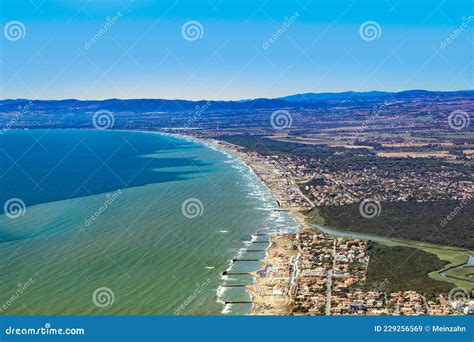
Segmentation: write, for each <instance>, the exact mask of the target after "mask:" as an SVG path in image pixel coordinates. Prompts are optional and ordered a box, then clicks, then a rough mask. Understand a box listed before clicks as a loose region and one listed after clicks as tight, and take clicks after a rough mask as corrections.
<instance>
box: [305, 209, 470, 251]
mask: <svg viewBox="0 0 474 342" xmlns="http://www.w3.org/2000/svg"><path fill="white" fill-rule="evenodd" d="M456 208H460V209H458V210H456ZM454 211H456V212H457V214H456V215H453V217H452V219H451V220H449V221H443V220H446V217H448V215H450V213H452V212H454ZM318 212H319V215H321V216H322V217H323V219H324V221H325V224H326V225H327V226H328V227H331V228H335V229H338V230H342V231H352V232H359V233H366V234H374V235H378V236H385V237H390V238H394V239H405V240H416V241H423V242H428V243H433V244H439V245H447V246H456V247H462V248H467V249H471V250H472V249H474V239H472V228H473V226H472V217H474V202H473V201H470V202H467V203H465V204H464V205H462V204H461V203H460V202H457V201H448V200H446V201H438V202H424V203H418V202H396V203H382V204H381V212H380V215H379V216H377V217H374V218H364V217H363V216H362V215H361V214H360V212H359V205H358V204H354V205H347V206H337V207H336V206H328V207H324V208H320V209H318ZM311 217H316V215H309V218H310V219H311ZM443 222H445V224H443Z"/></svg>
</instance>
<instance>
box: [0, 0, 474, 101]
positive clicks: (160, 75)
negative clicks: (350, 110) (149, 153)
mask: <svg viewBox="0 0 474 342" xmlns="http://www.w3.org/2000/svg"><path fill="white" fill-rule="evenodd" d="M473 3H474V2H472V1H467V0H466V1H457V0H450V1H437V0H433V1H428V0H373V1H369V0H363V1H357V0H354V1H338V0H333V1H321V0H313V1H308V0H292V1H283V0H272V1H261V0H252V1H249V0H209V1H207V0H204V1H197V0H195V1H192V0H175V1H172V0H161V1H151V0H135V1H132V0H120V1H107V0H90V1H87V0H2V10H1V26H2V31H3V35H2V37H1V50H0V59H1V60H0V63H1V64H0V67H1V69H0V72H1V74H0V77H1V80H2V82H1V84H0V98H2V99H5V98H34V99H64V98H78V99H104V98H180V99H247V98H257V97H278V96H284V95H288V94H294V93H300V92H338V91H346V90H355V91H368V90H384V91H400V90H406V89H420V88H422V89H431V90H457V89H472V88H473V56H474V54H473V27H474V17H471V16H474V9H473ZM114 16H115V19H113V18H114ZM107 20H109V23H110V25H109V27H107V29H106V30H104V28H105V26H106V23H107ZM12 21H19V22H20V23H21V24H22V25H23V27H24V31H23V28H20V30H21V31H22V35H21V37H22V38H19V39H16V38H13V39H12V36H9V34H10V33H5V32H6V31H5V28H6V27H9V26H8V25H9V24H10V23H11V22H12ZM189 21H194V22H198V24H199V26H197V29H198V31H199V32H200V34H199V35H198V39H196V40H192V38H193V37H191V39H190V37H189V36H188V37H187V38H188V39H185V38H186V37H184V36H183V33H182V28H183V25H185V23H187V22H189ZM285 23H286V24H285ZM361 26H362V29H361ZM365 26H369V31H367V32H369V33H368V34H369V35H366V34H365V33H364V32H365V31H364V30H363V28H364V27H365ZM370 27H372V28H374V30H375V36H370ZM201 28H202V31H201ZM460 28H462V30H461V31H459V29H460ZM456 30H457V31H456ZM372 32H373V31H372ZM455 32H457V33H455ZM23 33H24V36H23ZM453 35H454V36H453ZM94 36H95V37H98V39H95V41H93V42H92V41H91V39H93V38H94ZM450 36H451V39H450V40H449V42H448V41H447V39H448V38H449V37H450ZM453 37H454V38H453ZM7 38H10V39H7ZM372 38H374V39H372Z"/></svg>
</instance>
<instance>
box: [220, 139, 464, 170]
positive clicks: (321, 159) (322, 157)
mask: <svg viewBox="0 0 474 342" xmlns="http://www.w3.org/2000/svg"><path fill="white" fill-rule="evenodd" d="M220 139H222V140H225V141H227V142H230V143H232V144H235V145H238V146H242V147H243V148H245V149H246V150H249V151H254V152H257V153H259V154H262V155H267V156H269V155H270V156H292V157H296V158H302V159H305V160H307V161H309V160H311V159H312V160H317V161H318V163H319V164H320V165H324V166H325V167H327V168H329V169H330V170H340V169H346V170H363V169H368V168H372V167H376V168H378V169H380V170H383V171H389V172H403V171H407V170H409V171H415V172H421V171H428V170H432V171H440V170H443V171H447V170H463V171H464V170H466V167H469V165H466V164H455V163H448V162H443V161H440V160H436V159H429V158H383V157H378V156H376V155H375V154H374V151H371V150H365V149H364V150H360V149H354V150H350V149H346V148H343V147H329V146H326V145H305V144H301V143H291V142H283V141H277V140H273V139H270V138H268V137H265V136H261V135H228V136H222V137H220ZM471 167H472V165H471Z"/></svg>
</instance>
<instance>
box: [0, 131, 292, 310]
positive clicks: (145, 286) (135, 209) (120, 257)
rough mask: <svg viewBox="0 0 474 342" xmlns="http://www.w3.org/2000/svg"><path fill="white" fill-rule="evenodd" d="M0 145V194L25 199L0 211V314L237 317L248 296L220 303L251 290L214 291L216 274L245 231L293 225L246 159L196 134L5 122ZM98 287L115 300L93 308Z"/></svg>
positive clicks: (246, 237)
mask: <svg viewBox="0 0 474 342" xmlns="http://www.w3.org/2000/svg"><path fill="white" fill-rule="evenodd" d="M0 151H1V156H0V161H1V170H0V171H1V173H2V177H1V183H0V186H1V188H2V191H1V200H2V203H4V202H5V201H7V200H8V199H10V198H20V199H21V200H22V201H23V202H24V203H25V204H26V211H25V213H24V215H23V216H20V217H18V218H13V219H12V218H9V217H7V216H6V215H0V240H1V241H2V242H0V270H1V272H0V274H1V275H0V277H1V279H0V306H2V305H3V303H6V304H8V305H7V309H6V310H3V312H1V314H44V315H48V314H53V315H55V314H66V315H69V314H98V315H100V314H127V315H134V314H138V315H141V314H147V315H160V314H169V315H171V314H192V315H195V314H198V315H201V314H206V315H209V314H220V313H221V312H223V313H226V314H245V313H246V312H248V310H249V309H250V305H240V304H236V305H227V306H226V307H224V305H223V303H224V302H225V301H228V300H248V294H247V293H246V292H245V291H243V292H242V289H227V290H225V291H218V289H219V286H220V285H221V283H222V281H223V280H224V281H228V280H226V279H225V276H222V272H223V271H224V270H226V269H227V268H228V267H229V266H230V262H231V261H230V260H231V259H233V258H235V257H236V256H237V255H238V254H239V251H240V250H241V249H242V248H245V244H244V242H245V241H249V240H250V239H251V238H252V233H255V232H259V231H262V230H264V229H267V228H271V229H272V230H273V229H290V230H291V229H296V227H297V225H296V223H295V222H294V220H293V219H292V218H291V217H289V216H288V214H287V213H285V212H282V211H273V209H274V208H276V202H275V200H274V199H273V197H272V195H271V194H270V193H269V191H268V189H267V188H266V187H265V186H264V184H262V182H261V181H260V180H259V179H258V178H257V176H256V175H255V174H253V173H252V172H251V170H250V169H249V168H248V167H247V166H246V165H245V164H243V163H242V162H241V161H240V160H238V159H236V158H234V157H232V156H230V155H228V154H225V153H222V152H220V151H218V150H215V149H211V148H209V147H208V146H204V145H202V144H199V143H196V142H191V141H185V140H182V139H177V138H174V137H169V136H163V135H157V134H147V133H138V132H109V131H101V132H99V131H81V130H63V131H45V130H37V131H10V132H7V134H5V135H3V136H2V137H0ZM190 199H197V200H199V202H200V203H202V207H200V204H199V203H198V202H196V201H195V200H192V201H191V203H194V204H195V206H194V207H193V208H194V209H196V208H197V210H198V215H197V216H196V217H194V218H189V217H186V216H185V215H183V212H182V205H183V203H184V202H185V201H187V200H190ZM196 203H197V204H196ZM104 207H106V209H105V210H104ZM255 208H265V209H266V210H255ZM199 213H200V215H199ZM195 214H196V212H193V211H192V207H189V212H188V213H187V216H190V215H191V216H193V215H195ZM92 217H94V219H93V220H92V219H91V218H92ZM262 245H263V244H262ZM261 247H262V248H264V246H261ZM263 256H264V252H263V253H260V256H259V257H263ZM242 264H244V263H242ZM251 264H252V265H251V266H249V265H247V266H245V267H244V269H245V270H249V269H251V268H256V267H258V264H259V263H258V262H254V263H251ZM239 267H241V266H239ZM249 278H250V277H247V279H246V283H248V282H249V281H250V282H251V278H250V279H249ZM30 279H31V281H30ZM24 284H29V286H28V287H27V288H26V289H25V290H24V291H21V292H22V293H21V294H19V295H17V293H18V292H19V291H18V289H19V288H22V287H24ZM101 287H106V288H108V289H110V293H109V299H110V300H109V302H112V303H107V304H110V305H105V306H103V307H98V306H97V305H96V304H95V303H94V301H93V298H92V297H93V293H94V291H95V290H96V289H98V288H101ZM12 296H13V297H15V299H14V300H11V299H12ZM112 299H113V300H112Z"/></svg>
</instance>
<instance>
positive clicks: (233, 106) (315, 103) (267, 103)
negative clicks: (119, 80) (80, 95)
mask: <svg viewBox="0 0 474 342" xmlns="http://www.w3.org/2000/svg"><path fill="white" fill-rule="evenodd" d="M457 96H461V97H464V96H469V97H471V96H474V90H460V91H450V92H443V91H427V90H408V91H402V92H397V93H395V92H383V91H369V92H354V91H347V92H341V93H305V94H295V95H289V96H284V97H280V98H275V99H267V98H259V99H251V100H241V101H205V100H201V101H188V100H166V99H127V100H122V99H108V100H75V99H67V100H32V108H31V110H32V111H34V112H48V111H52V110H54V111H74V112H76V111H82V112H87V111H96V110H99V109H102V110H110V111H113V112H141V113H146V112H155V113H156V112H160V111H163V112H183V111H195V110H199V108H201V107H202V106H206V109H207V110H209V111H216V110H243V109H244V110H245V109H272V108H281V109H284V108H290V107H291V108H298V107H302V108H324V107H325V106H333V105H334V101H336V102H341V104H342V105H343V104H344V103H345V102H353V101H355V102H367V103H368V104H370V103H377V102H383V101H385V100H387V99H404V98H405V99H412V98H416V97H433V98H434V99H438V100H439V99H441V98H443V97H457ZM29 101H30V100H28V99H7V100H0V113H1V112H3V113H5V112H12V111H18V106H24V105H26V104H27V103H29Z"/></svg>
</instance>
